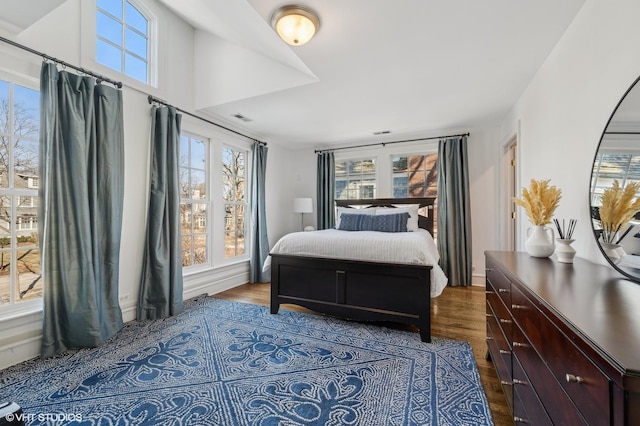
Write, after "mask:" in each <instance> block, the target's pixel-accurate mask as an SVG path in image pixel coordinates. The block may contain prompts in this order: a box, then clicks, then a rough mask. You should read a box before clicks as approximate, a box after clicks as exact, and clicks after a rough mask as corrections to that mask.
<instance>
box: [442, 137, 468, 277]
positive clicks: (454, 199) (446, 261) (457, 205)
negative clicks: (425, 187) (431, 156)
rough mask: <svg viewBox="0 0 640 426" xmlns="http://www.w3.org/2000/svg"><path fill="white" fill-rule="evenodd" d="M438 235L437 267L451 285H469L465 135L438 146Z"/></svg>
mask: <svg viewBox="0 0 640 426" xmlns="http://www.w3.org/2000/svg"><path fill="white" fill-rule="evenodd" d="M437 169H438V237H437V245H438V252H439V254H440V267H441V268H442V270H443V271H444V273H445V274H446V275H447V277H448V278H449V285H451V286H469V285H471V277H472V275H471V274H472V265H471V264H472V259H471V206H470V202H469V160H468V156H467V137H466V136H463V137H456V138H449V139H443V140H441V141H440V143H439V146H438V165H437Z"/></svg>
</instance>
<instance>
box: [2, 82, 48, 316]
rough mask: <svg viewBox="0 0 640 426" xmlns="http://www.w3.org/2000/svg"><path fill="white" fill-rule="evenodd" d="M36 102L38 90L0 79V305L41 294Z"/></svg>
mask: <svg viewBox="0 0 640 426" xmlns="http://www.w3.org/2000/svg"><path fill="white" fill-rule="evenodd" d="M39 102H40V93H39V91H38V90H34V89H31V88H28V87H24V86H22V85H19V84H16V83H14V82H11V81H5V80H0V309H3V308H7V307H9V308H10V307H12V306H13V307H15V306H20V305H23V304H24V303H25V302H26V301H30V300H34V299H39V298H41V297H42V288H43V287H42V275H41V269H40V248H39V241H38V216H37V213H38V161H39V128H40V113H39Z"/></svg>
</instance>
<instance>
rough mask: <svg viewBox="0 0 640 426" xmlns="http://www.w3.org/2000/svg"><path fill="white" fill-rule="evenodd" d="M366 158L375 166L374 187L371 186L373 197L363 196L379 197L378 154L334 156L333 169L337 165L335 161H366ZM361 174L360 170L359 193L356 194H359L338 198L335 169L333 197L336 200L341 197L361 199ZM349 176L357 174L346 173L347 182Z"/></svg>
mask: <svg viewBox="0 0 640 426" xmlns="http://www.w3.org/2000/svg"><path fill="white" fill-rule="evenodd" d="M368 160H371V161H373V162H374V164H375V166H376V170H375V173H374V182H375V188H373V197H368V198H365V199H369V198H371V199H374V198H379V197H380V185H379V181H378V176H379V173H380V162H379V160H378V156H377V155H366V154H364V155H358V156H349V157H342V158H336V159H335V166H334V170H335V167H337V163H338V162H349V161H368ZM362 175H363V173H362V172H360V177H361V178H360V185H361V186H360V188H359V194H358V195H359V196H358V197H357V198H338V197H337V195H338V194H337V191H338V174H337V171H336V173H335V176H336V178H335V184H336V185H335V186H336V189H335V192H334V197H335V199H336V200H338V199H340V200H342V199H346V200H354V199H362V198H363V197H362ZM349 176H357V175H355V174H354V175H350V174H348V173H347V182H348V181H349ZM347 186H348V184H347Z"/></svg>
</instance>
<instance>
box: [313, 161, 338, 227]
mask: <svg viewBox="0 0 640 426" xmlns="http://www.w3.org/2000/svg"><path fill="white" fill-rule="evenodd" d="M316 189H317V191H316V195H317V198H318V199H317V204H318V214H317V218H318V229H329V228H333V227H334V226H335V215H336V213H335V212H336V210H335V205H334V204H335V196H336V161H335V157H334V155H333V152H320V153H318V172H317V188H316Z"/></svg>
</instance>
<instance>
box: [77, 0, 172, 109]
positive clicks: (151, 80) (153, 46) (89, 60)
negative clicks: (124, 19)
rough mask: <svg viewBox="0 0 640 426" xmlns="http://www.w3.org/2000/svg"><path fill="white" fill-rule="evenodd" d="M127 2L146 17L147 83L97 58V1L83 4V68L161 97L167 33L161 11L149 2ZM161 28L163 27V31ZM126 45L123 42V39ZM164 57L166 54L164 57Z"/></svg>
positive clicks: (143, 0) (140, 0) (148, 0)
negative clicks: (163, 50)
mask: <svg viewBox="0 0 640 426" xmlns="http://www.w3.org/2000/svg"><path fill="white" fill-rule="evenodd" d="M123 1H128V2H129V3H130V4H131V5H132V6H134V7H135V8H136V9H137V10H138V11H139V12H140V13H141V14H142V15H143V16H144V17H145V18H147V24H148V27H147V32H148V51H147V55H148V58H147V65H148V69H147V80H148V81H147V82H146V83H145V82H142V81H140V80H138V79H136V78H133V77H130V76H129V75H127V74H125V73H124V72H122V71H118V70H115V69H113V68H110V67H108V66H106V65H103V64H101V63H100V62H98V61H97V59H96V40H97V37H98V33H97V24H96V19H97V13H98V6H97V4H96V1H95V0H94V1H82V2H81V6H80V7H81V16H82V19H81V34H82V37H81V38H80V48H81V52H82V57H81V63H82V65H83V66H85V67H87V68H90V69H92V70H94V71H95V72H97V73H100V74H103V75H105V76H110V77H111V78H112V79H114V80H118V81H122V82H123V83H124V84H126V85H127V86H129V87H132V88H134V89H138V90H140V91H142V92H146V93H149V94H151V95H155V96H161V95H162V94H161V92H160V90H159V87H160V81H161V78H160V70H161V66H160V64H161V59H162V58H161V50H160V49H159V46H161V45H166V34H165V33H166V31H163V29H164V25H161V20H160V16H161V15H160V10H159V9H158V6H157V5H155V4H154V3H153V2H152V1H150V0H123ZM161 27H162V28H161ZM123 43H124V40H123ZM162 57H164V55H163V56H162Z"/></svg>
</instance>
